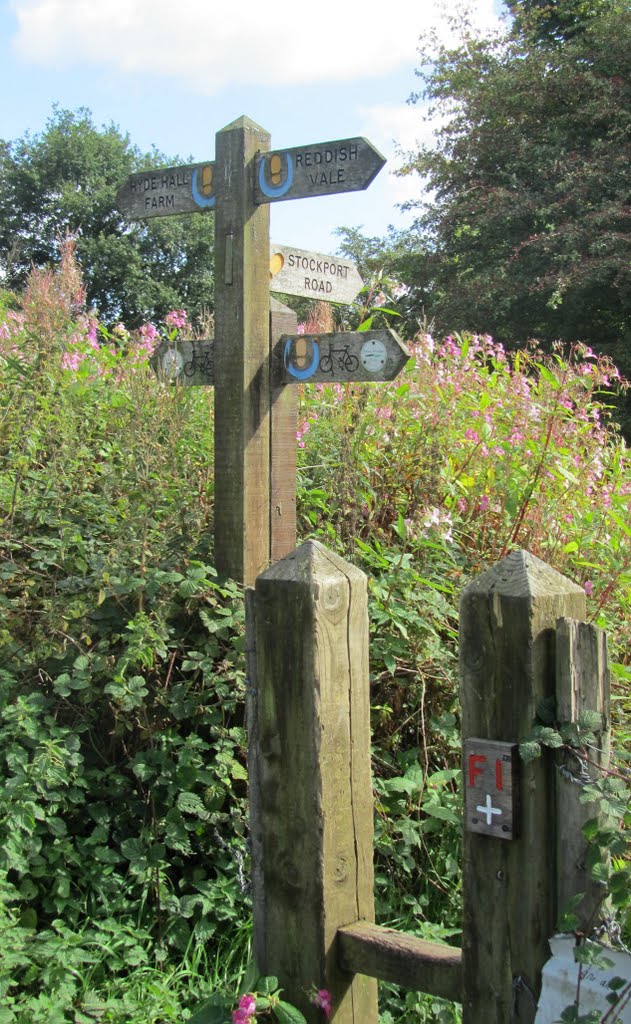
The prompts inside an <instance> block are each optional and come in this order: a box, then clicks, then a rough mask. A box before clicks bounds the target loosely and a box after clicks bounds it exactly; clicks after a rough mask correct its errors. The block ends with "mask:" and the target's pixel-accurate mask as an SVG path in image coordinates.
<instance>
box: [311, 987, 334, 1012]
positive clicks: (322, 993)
mask: <svg viewBox="0 0 631 1024" xmlns="http://www.w3.org/2000/svg"><path fill="white" fill-rule="evenodd" d="M311 1002H312V1003H313V1005H314V1006H319V1007H320V1009H321V1010H323V1011H324V1016H325V1017H327V1018H328V1017H330V1016H331V1014H332V1013H333V1001H332V999H331V993H330V992H329V990H328V989H326V988H319V989H318V990H317V991H315V990H314V992H313V993H312V995H311Z"/></svg>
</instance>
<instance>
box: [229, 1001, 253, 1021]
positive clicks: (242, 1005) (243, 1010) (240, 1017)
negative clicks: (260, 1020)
mask: <svg viewBox="0 0 631 1024" xmlns="http://www.w3.org/2000/svg"><path fill="white" fill-rule="evenodd" d="M255 1014H256V999H255V997H254V996H253V995H250V994H248V995H245V996H241V998H240V1000H239V1005H238V1007H237V1009H236V1010H233V1011H232V1021H233V1024H250V1022H251V1020H252V1018H253V1017H254V1015H255Z"/></svg>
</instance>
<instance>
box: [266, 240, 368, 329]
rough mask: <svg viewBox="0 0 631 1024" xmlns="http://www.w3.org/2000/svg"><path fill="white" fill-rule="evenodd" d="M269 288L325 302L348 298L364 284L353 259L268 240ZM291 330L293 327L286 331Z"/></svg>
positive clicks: (341, 300) (349, 299)
mask: <svg viewBox="0 0 631 1024" xmlns="http://www.w3.org/2000/svg"><path fill="white" fill-rule="evenodd" d="M269 286H270V291H273V292H284V293H285V294H286V295H301V296H306V298H309V299H323V300H325V301H326V302H344V303H347V302H352V301H353V300H354V299H355V298H356V296H357V294H358V292H360V291H361V289H362V288H363V287H364V282H363V281H362V279H361V277H360V276H359V272H358V270H357V267H356V266H355V264H354V263H352V262H351V261H350V260H344V259H342V257H341V256H325V255H324V254H323V253H319V252H309V251H308V250H306V249H297V248H296V247H295V246H289V245H276V244H272V246H271V249H270V284H269ZM285 333H287V334H295V333H296V332H295V331H286V332H285Z"/></svg>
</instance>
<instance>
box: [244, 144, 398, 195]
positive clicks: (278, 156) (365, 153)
mask: <svg viewBox="0 0 631 1024" xmlns="http://www.w3.org/2000/svg"><path fill="white" fill-rule="evenodd" d="M385 162H386V160H385V157H383V156H382V155H381V153H380V152H379V150H377V149H375V147H374V146H373V145H372V144H371V143H370V142H369V141H368V139H339V140H338V141H337V142H314V143H312V144H311V145H308V146H298V147H296V148H295V149H279V150H277V151H275V152H274V153H261V154H260V155H259V156H258V157H257V160H256V175H255V186H254V187H255V193H254V201H255V202H256V203H277V202H278V201H279V200H286V199H306V198H307V197H308V196H330V195H334V194H335V193H337V192H356V191H358V190H361V189H364V188H368V186H369V185H370V183H371V181H372V180H373V179H374V178H375V177H376V176H377V175H378V174H379V171H380V170H381V168H382V167H383V165H384V164H385Z"/></svg>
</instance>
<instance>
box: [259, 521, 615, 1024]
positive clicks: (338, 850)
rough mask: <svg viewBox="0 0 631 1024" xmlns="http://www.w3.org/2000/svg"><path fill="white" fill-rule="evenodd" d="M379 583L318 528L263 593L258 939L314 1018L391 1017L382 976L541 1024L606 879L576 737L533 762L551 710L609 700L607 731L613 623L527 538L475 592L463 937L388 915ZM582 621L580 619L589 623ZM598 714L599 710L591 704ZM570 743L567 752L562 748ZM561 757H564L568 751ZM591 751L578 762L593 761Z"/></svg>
mask: <svg viewBox="0 0 631 1024" xmlns="http://www.w3.org/2000/svg"><path fill="white" fill-rule="evenodd" d="M366 584H367V581H366V577H365V575H364V573H362V572H361V571H360V570H359V569H358V568H356V567H355V566H352V565H350V564H349V563H347V562H345V561H344V560H343V559H342V558H340V557H339V556H338V555H336V554H334V553H332V552H330V551H328V550H327V549H326V548H325V547H323V545H322V544H319V543H318V542H316V541H307V543H305V544H303V545H302V546H301V547H300V548H298V550H297V551H294V552H293V553H292V554H290V555H288V556H287V557H286V558H284V559H282V561H280V562H277V563H276V564H275V565H273V566H272V567H271V568H270V569H268V570H267V571H266V572H265V573H263V574H262V575H260V576H259V577H258V579H257V581H256V587H255V589H254V591H249V592H248V596H247V622H248V649H249V663H248V677H249V698H248V733H249V774H250V807H251V839H252V865H253V871H252V876H253V881H252V889H253V903H254V953H255V958H256V961H257V964H258V967H259V969H260V970H261V972H262V973H264V974H273V975H276V976H277V977H278V978H279V981H280V984H281V985H282V987H283V988H284V990H285V993H286V996H287V998H288V999H289V1000H290V1001H291V1002H293V1003H295V1005H296V1006H298V1008H299V1009H300V1010H301V1011H302V1012H303V1014H304V1016H305V1018H306V1020H307V1022H308V1024H321V1020H322V1015H321V1011H320V1010H318V1009H317V1008H315V1007H314V1006H312V1005H311V1003H310V1002H309V996H308V993H309V990H310V989H311V988H312V987H313V986H314V985H315V986H316V987H317V988H327V989H329V990H330V992H331V994H332V1001H333V1015H332V1018H331V1019H332V1021H333V1024H377V1020H378V1008H377V987H376V980H375V979H377V978H381V979H383V980H387V981H392V982H395V983H397V984H399V985H402V986H404V987H409V988H412V989H416V990H418V991H424V992H427V993H429V994H431V995H436V996H442V997H445V998H448V999H451V1000H453V1001H455V1002H461V1003H462V1007H463V1024H509V1022H512V1021H515V1020H519V1022H520V1024H533V1022H534V1018H535V1014H536V1008H537V1002H538V999H539V995H540V989H541V970H542V967H543V965H544V963H545V962H546V960H547V959H548V955H549V950H548V940H549V938H550V937H551V936H552V935H553V933H554V931H555V929H556V926H557V922H558V920H559V918H560V916H561V914H562V913H563V910H564V909H565V906H566V904H567V901H568V900H569V899H570V898H571V897H573V896H575V895H576V894H577V893H579V892H580V893H585V897H584V900H583V903H582V904H581V905H580V906H579V907H578V908H577V910H576V912H577V913H578V916H579V920H580V924H581V926H582V927H583V928H585V929H589V927H590V926H591V925H592V924H593V923H594V920H595V915H596V914H597V912H598V905H599V900H600V898H601V892H600V891H599V889H598V887H597V886H594V884H593V883H592V882H591V879H590V878H589V872H588V870H587V869H586V867H585V856H584V855H585V852H586V849H585V843H584V841H583V839H582V836H581V826H582V824H583V823H584V821H585V820H587V819H588V818H590V817H594V808H593V807H589V806H587V807H586V806H585V805H584V804H582V803H581V802H580V794H579V792H578V791H579V789H580V787H579V786H577V785H576V781H577V780H576V773H577V771H579V770H580V774H581V779H580V780H579V781H584V773H585V771H586V764H585V763H584V762H583V763H581V762H580V761H578V762H577V761H576V757H575V754H574V752H573V751H572V750H571V749H570V748H565V749H561V750H559V751H551V750H547V749H544V750H543V752H542V756H541V757H539V758H537V759H535V760H533V761H530V762H528V763H525V762H522V761H521V760H520V758H519V755H518V744H519V743H520V742H523V741H524V740H526V739H527V738H528V736H529V735H530V734H531V732H532V728H533V724H534V722H535V718H536V714H537V709H538V708H539V707H540V706H541V702H542V701H544V700H548V701H549V700H550V698H555V699H556V705H557V717H558V718H559V719H560V720H561V721H570V722H576V721H577V719H578V716H579V715H580V713H581V712H585V711H596V712H598V720H599V723H600V728H599V729H597V730H596V732H597V733H599V735H598V736H597V744H596V745H597V747H598V748H600V750H601V751H602V753H601V755H600V763H601V767H604V766H606V761H607V746H608V741H607V736H608V729H609V711H608V679H607V671H606V649H605V638H604V634H603V633H602V631H601V630H597V629H595V627H593V626H591V625H588V624H586V623H585V622H582V621H580V620H581V619H583V618H584V616H585V612H586V607H585V595H584V592H583V590H582V588H581V587H579V586H577V585H576V584H574V583H572V582H571V581H570V580H568V579H566V578H565V577H564V576H561V575H560V574H559V573H558V572H556V571H555V570H553V569H551V568H550V567H549V566H547V565H545V563H544V562H541V561H540V560H539V559H537V558H535V557H534V556H532V555H529V554H528V553H527V552H524V551H515V552H512V553H511V554H510V555H508V556H507V557H506V558H505V559H503V561H502V562H500V563H499V564H498V565H496V566H494V567H493V568H491V569H489V570H488V571H487V572H485V573H484V574H482V575H481V576H480V577H478V578H477V579H475V580H473V581H472V583H470V584H469V585H468V586H467V587H466V588H465V590H464V592H463V594H462V598H461V603H460V626H459V638H460V677H461V694H460V697H461V709H462V710H461V721H462V736H463V790H464V794H465V800H464V805H465V806H464V826H465V827H464V838H463V876H462V877H463V930H462V950H460V949H455V948H453V947H450V946H447V945H445V946H443V945H440V944H438V943H432V942H425V941H423V940H421V939H419V938H415V937H413V936H409V935H404V934H401V933H398V932H395V931H393V930H391V929H387V928H381V927H378V926H377V925H376V924H375V923H374V916H375V915H374V895H373V798H372V785H371V763H370V692H369V673H368V608H367V585H366ZM577 620H579V621H577ZM592 717H593V716H592ZM563 758H565V759H566V760H565V762H564V761H563V760H562V759H563ZM559 759H561V760H559ZM577 766H578V767H577Z"/></svg>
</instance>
